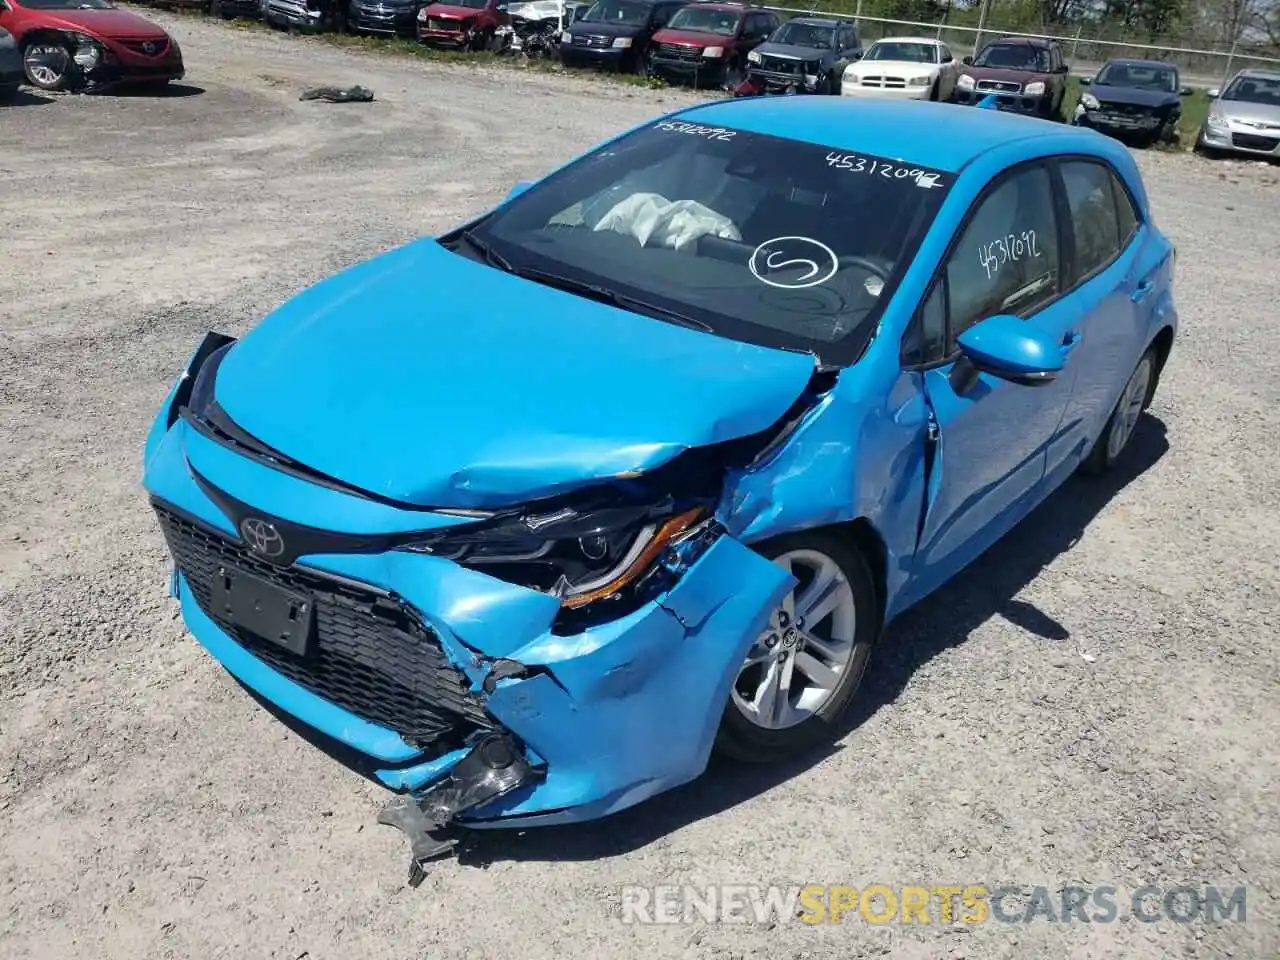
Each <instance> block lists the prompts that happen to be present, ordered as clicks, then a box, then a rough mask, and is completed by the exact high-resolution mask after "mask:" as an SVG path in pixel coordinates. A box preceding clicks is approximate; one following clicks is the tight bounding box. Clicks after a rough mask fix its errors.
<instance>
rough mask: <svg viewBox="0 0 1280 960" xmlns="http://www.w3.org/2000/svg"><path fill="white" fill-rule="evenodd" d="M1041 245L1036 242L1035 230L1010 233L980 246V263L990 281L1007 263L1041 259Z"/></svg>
mask: <svg viewBox="0 0 1280 960" xmlns="http://www.w3.org/2000/svg"><path fill="white" fill-rule="evenodd" d="M1041 256H1042V254H1041V253H1040V245H1039V243H1037V242H1036V232H1035V231H1034V230H1023V231H1022V233H1017V234H1015V233H1009V234H1005V235H1004V236H1003V237H997V238H996V239H994V240H992V241H991V242H990V243H980V244H978V263H980V264H982V267H983V269H984V270H986V271H987V279H988V280H990V279H991V278H992V277H994V276H995V275H996V274H997V273H999V272H1000V268H1001V267H1002V266H1004V265H1005V264H1006V263H1009V262H1010V261H1013V262H1014V263H1016V262H1018V261H1019V260H1036V259H1039V257H1041Z"/></svg>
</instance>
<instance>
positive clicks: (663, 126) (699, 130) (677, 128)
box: [658, 120, 738, 140]
mask: <svg viewBox="0 0 1280 960" xmlns="http://www.w3.org/2000/svg"><path fill="white" fill-rule="evenodd" d="M658 129H659V130H666V131H667V132H668V133H686V134H688V135H689V136H691V137H703V138H705V139H707V140H732V139H733V136H734V134H735V133H737V132H738V131H736V130H726V129H725V128H724V127H704V126H702V125H701V124H698V123H686V122H685V121H683V120H664V121H662V122H661V123H659V124H658Z"/></svg>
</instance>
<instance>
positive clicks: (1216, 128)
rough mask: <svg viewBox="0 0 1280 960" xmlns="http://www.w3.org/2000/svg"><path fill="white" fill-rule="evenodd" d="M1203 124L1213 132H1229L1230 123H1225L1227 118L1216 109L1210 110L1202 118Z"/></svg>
mask: <svg viewBox="0 0 1280 960" xmlns="http://www.w3.org/2000/svg"><path fill="white" fill-rule="evenodd" d="M1204 125H1205V126H1206V127H1208V128H1209V129H1210V130H1212V131H1213V132H1214V133H1230V132H1231V125H1230V124H1229V123H1227V118H1226V117H1224V116H1223V115H1222V114H1220V113H1218V112H1217V111H1216V110H1210V111H1209V115H1208V116H1207V117H1205V118H1204Z"/></svg>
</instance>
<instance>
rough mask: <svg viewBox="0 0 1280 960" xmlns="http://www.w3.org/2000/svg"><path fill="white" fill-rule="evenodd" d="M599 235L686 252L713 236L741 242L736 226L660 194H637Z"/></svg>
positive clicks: (608, 218) (602, 224)
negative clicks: (608, 233)
mask: <svg viewBox="0 0 1280 960" xmlns="http://www.w3.org/2000/svg"><path fill="white" fill-rule="evenodd" d="M594 229H595V230H596V231H601V230H612V231H613V232H614V233H621V234H624V235H630V236H633V237H635V238H636V239H637V240H639V241H640V245H641V246H645V245H646V244H648V243H649V241H650V240H652V241H653V242H654V243H655V244H656V245H658V246H662V247H671V248H674V249H676V250H683V249H684V248H685V247H687V246H689V245H690V244H692V243H695V242H697V240H698V238H699V237H705V236H708V235H710V236H713V237H721V238H722V239H725V240H741V239H742V234H741V233H740V232H739V231H738V228H737V227H736V226H734V225H733V222H732V221H731V220H730V219H729V218H728V217H725V216H722V215H721V214H718V213H716V212H715V211H714V210H712V209H711V208H710V207H705V206H703V205H702V204H700V203H698V202H697V201H696V200H668V199H667V198H666V197H664V196H662V195H660V194H657V193H633V194H632V195H631V196H629V197H627V198H626V199H625V200H621V201H619V202H618V203H616V204H614V205H613V207H612V208H611V209H610V210H609V212H608V213H606V214H605V215H604V216H603V217H601V218H600V220H599V221H598V222H597V223H596V225H595V227H594Z"/></svg>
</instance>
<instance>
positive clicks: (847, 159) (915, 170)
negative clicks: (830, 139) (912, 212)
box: [827, 153, 942, 187]
mask: <svg viewBox="0 0 1280 960" xmlns="http://www.w3.org/2000/svg"><path fill="white" fill-rule="evenodd" d="M827 166H828V167H831V168H833V169H835V170H848V171H849V172H851V173H865V174H866V175H867V176H869V177H876V176H879V177H884V178H885V179H886V180H911V181H913V182H914V183H915V185H916V186H918V187H940V186H942V184H941V183H939V182H938V174H936V173H932V172H930V171H928V170H921V169H920V168H919V167H900V166H898V165H897V164H896V163H889V162H888V161H887V160H875V159H872V158H871V157H860V156H858V155H857V154H856V153H828V154H827Z"/></svg>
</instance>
